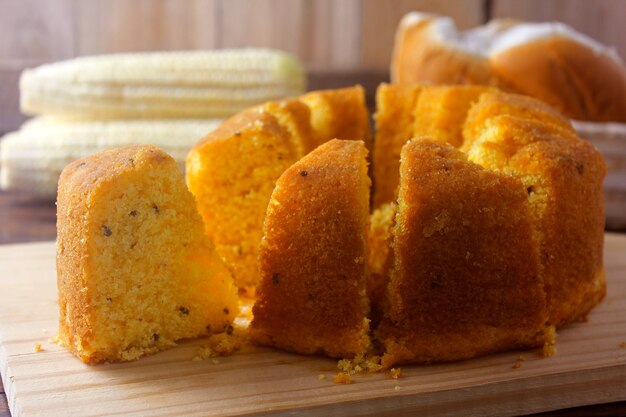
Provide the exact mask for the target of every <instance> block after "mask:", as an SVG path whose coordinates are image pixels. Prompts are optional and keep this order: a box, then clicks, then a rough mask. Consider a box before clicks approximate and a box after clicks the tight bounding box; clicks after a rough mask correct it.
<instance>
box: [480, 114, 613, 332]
mask: <svg viewBox="0 0 626 417" xmlns="http://www.w3.org/2000/svg"><path fill="white" fill-rule="evenodd" d="M468 158H469V159H470V160H471V161H473V162H475V163H477V164H480V165H481V166H483V167H485V168H486V169H490V170H495V171H500V172H502V173H503V174H505V175H512V176H516V177H518V178H519V179H520V180H521V181H522V183H523V184H524V188H525V189H526V192H527V194H528V201H529V203H530V207H531V213H532V215H533V218H534V221H533V224H534V228H535V232H536V236H537V241H538V243H539V245H540V255H541V264H542V276H543V280H544V282H545V287H546V297H547V302H548V309H549V312H550V319H549V322H550V324H552V325H555V326H557V327H558V326H561V325H563V324H565V323H568V322H570V321H573V320H576V319H578V318H580V317H584V316H585V315H586V314H587V313H588V312H589V311H590V310H591V309H592V308H593V307H594V306H595V305H596V304H598V303H599V302H600V300H602V298H604V295H605V294H606V280H605V272H604V266H603V262H602V243H603V236H604V201H603V198H602V195H603V194H602V183H603V179H604V177H605V175H606V164H605V162H604V160H603V159H602V156H601V154H600V152H598V150H597V149H595V148H594V147H593V145H591V144H590V143H588V142H586V141H583V140H581V139H579V138H578V137H577V136H576V135H575V134H574V133H569V134H568V133H567V132H566V131H563V129H561V128H560V127H557V126H554V125H550V124H547V123H542V122H541V121H538V120H534V119H522V118H520V117H515V116H510V115H507V114H503V115H500V116H497V117H493V118H491V119H489V120H488V121H487V122H486V124H485V128H484V129H483V131H482V133H481V135H480V136H479V137H478V138H477V140H476V141H475V142H474V143H473V145H472V146H471V147H470V149H469V152H468Z"/></svg>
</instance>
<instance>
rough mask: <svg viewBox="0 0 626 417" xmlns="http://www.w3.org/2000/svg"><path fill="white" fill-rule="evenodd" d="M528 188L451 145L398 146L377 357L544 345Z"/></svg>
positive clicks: (453, 355) (444, 355)
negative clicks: (387, 279) (391, 252)
mask: <svg viewBox="0 0 626 417" xmlns="http://www.w3.org/2000/svg"><path fill="white" fill-rule="evenodd" d="M532 232H533V231H532V223H531V219H530V206H529V203H528V199H527V194H526V192H525V190H524V187H523V185H522V183H521V181H520V180H518V179H517V178H514V177H511V176H508V175H505V174H500V173H497V172H492V171H488V170H486V169H483V168H482V167H480V166H478V165H476V164H473V163H471V162H468V161H467V160H466V159H465V156H464V155H463V154H462V153H461V152H459V151H458V150H456V149H454V148H452V147H450V146H445V145H439V144H436V143H435V142H432V141H428V140H413V141H411V142H409V143H407V144H406V145H405V146H404V148H403V150H402V159H401V163H400V187H399V191H398V214H397V216H396V224H395V226H394V242H393V250H394V266H393V268H392V271H391V276H390V282H389V285H388V288H387V291H388V293H387V296H388V307H387V310H386V314H385V318H384V319H383V322H382V323H381V325H380V326H379V328H378V332H377V335H378V337H379V339H381V340H382V342H383V344H384V345H385V351H386V353H385V358H384V362H385V363H388V364H392V363H398V362H405V361H412V362H429V361H442V360H457V359H464V358H470V357H474V356H477V355H480V354H485V353H488V352H493V351H498V350H503V349H511V348H516V347H531V346H536V345H537V344H540V343H543V340H542V339H541V337H538V336H540V335H541V333H542V332H543V330H544V326H545V322H546V309H545V296H544V292H543V282H542V281H541V276H540V263H539V252H538V249H537V247H536V245H535V241H534V240H533V234H532Z"/></svg>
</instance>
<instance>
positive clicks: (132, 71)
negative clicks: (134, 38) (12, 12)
mask: <svg viewBox="0 0 626 417" xmlns="http://www.w3.org/2000/svg"><path fill="white" fill-rule="evenodd" d="M304 89H305V74H304V71H303V68H302V66H301V64H300V63H299V62H298V61H297V60H296V59H295V58H294V57H292V56H290V55H288V54H285V53H282V52H278V51H272V50H266V49H239V50H218V51H199V52H162V53H141V54H119V55H104V56H95V57H84V58H77V59H73V60H69V61H64V62H58V63H54V64H49V65H43V66H40V67H37V68H34V69H31V70H26V71H24V73H23V74H22V77H21V80H20V95H21V97H20V100H21V107H22V111H23V112H24V113H26V114H29V115H35V116H37V117H35V118H34V119H33V120H31V121H29V122H27V123H25V124H24V125H23V126H22V128H21V129H20V130H19V131H17V132H12V133H10V134H8V135H6V136H5V137H4V138H2V140H1V141H0V187H1V188H2V189H4V190H19V189H22V190H28V191H30V192H32V193H35V194H37V195H39V196H41V197H43V198H54V196H55V195H56V185H57V180H58V177H59V175H60V173H61V170H62V169H63V167H64V166H65V165H66V164H68V163H69V162H71V161H73V160H75V159H77V158H81V157H83V156H87V155H89V154H91V153H95V152H99V151H101V150H105V149H110V148H114V147H117V146H123V145H129V144H154V145H157V146H159V147H161V148H162V149H164V150H165V151H167V152H168V153H170V154H171V155H172V156H174V158H176V160H177V161H178V162H179V164H180V165H181V167H182V165H183V164H184V159H185V156H186V154H187V151H188V150H189V149H190V148H191V146H193V144H194V143H195V142H196V141H197V140H198V139H200V138H201V137H203V136H205V135H206V134H207V133H209V132H210V131H211V130H213V129H215V128H216V127H217V126H218V125H219V124H220V122H221V120H222V119H224V118H226V117H228V116H230V115H232V114H234V113H237V112H239V111H241V110H243V109H244V108H246V107H250V106H253V105H255V104H258V103H262V102H265V101H269V100H275V99H279V98H282V97H287V96H292V95H299V94H301V93H302V92H304Z"/></svg>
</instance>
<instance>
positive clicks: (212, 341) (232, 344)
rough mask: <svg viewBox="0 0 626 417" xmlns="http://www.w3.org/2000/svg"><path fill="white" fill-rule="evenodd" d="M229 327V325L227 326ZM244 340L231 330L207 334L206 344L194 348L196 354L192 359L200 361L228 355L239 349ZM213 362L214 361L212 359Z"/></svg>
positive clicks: (214, 361)
mask: <svg viewBox="0 0 626 417" xmlns="http://www.w3.org/2000/svg"><path fill="white" fill-rule="evenodd" d="M229 328H231V327H229ZM244 342H245V337H244V336H242V335H240V334H239V333H237V334H235V333H233V332H232V331H231V332H230V333H229V332H226V333H218V334H213V335H211V336H209V339H208V344H206V345H201V346H198V349H196V356H194V357H193V358H192V359H191V360H192V361H201V360H204V359H207V358H215V357H217V356H230V355H232V354H233V353H235V352H237V351H238V350H240V349H241V347H242V345H243V344H244ZM212 362H213V363H219V361H217V362H216V360H215V359H214V360H213V361H212Z"/></svg>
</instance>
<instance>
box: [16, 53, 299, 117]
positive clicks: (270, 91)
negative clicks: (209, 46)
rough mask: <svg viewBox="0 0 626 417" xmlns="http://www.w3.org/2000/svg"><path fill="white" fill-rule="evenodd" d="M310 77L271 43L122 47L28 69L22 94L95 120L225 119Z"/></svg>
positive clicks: (41, 110) (37, 107)
mask: <svg viewBox="0 0 626 417" xmlns="http://www.w3.org/2000/svg"><path fill="white" fill-rule="evenodd" d="M305 83H306V80H305V72H304V69H303V67H302V65H301V64H300V62H299V61H298V60H297V59H296V58H295V57H293V56H291V55H289V54H286V53H284V52H279V51H274V50H268V49H237V50H215V51H193V52H192V51H190V52H156V53H134V54H117V55H102V56H91V57H82V58H76V59H72V60H69V61H63V62H57V63H53V64H47V65H42V66H40V67H37V68H34V69H30V70H26V71H24V73H23V74H22V77H21V79H20V93H21V97H20V101H21V108H22V111H23V112H24V113H27V114H32V115H39V114H45V115H63V116H71V117H75V118H76V117H78V118H83V119H91V120H93V119H134V118H153V119H162V118H224V117H227V116H230V115H232V114H234V113H236V112H238V111H240V110H243V109H245V108H247V107H250V106H253V105H255V104H258V103H262V102H265V101H269V100H275V99H278V98H283V97H287V96H293V95H298V94H301V93H302V92H303V91H304V89H305Z"/></svg>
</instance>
